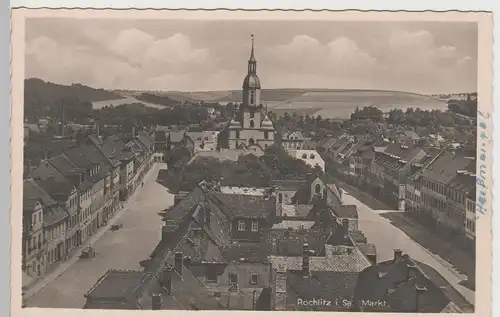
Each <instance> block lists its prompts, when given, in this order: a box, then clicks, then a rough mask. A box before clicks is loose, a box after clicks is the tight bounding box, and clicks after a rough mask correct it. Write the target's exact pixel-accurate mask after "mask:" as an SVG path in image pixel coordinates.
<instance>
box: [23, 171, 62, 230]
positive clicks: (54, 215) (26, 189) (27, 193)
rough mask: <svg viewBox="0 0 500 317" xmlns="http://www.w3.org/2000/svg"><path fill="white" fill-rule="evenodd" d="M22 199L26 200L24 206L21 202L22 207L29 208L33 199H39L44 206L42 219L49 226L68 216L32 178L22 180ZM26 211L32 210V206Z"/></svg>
mask: <svg viewBox="0 0 500 317" xmlns="http://www.w3.org/2000/svg"><path fill="white" fill-rule="evenodd" d="M23 201H26V206H24V202H23V207H24V208H26V207H30V208H31V207H33V202H34V201H39V202H40V203H41V204H42V206H43V207H45V208H44V209H43V221H44V223H45V224H47V225H49V226H50V225H52V224H54V223H57V222H59V221H62V220H64V219H65V218H66V217H67V216H68V213H67V212H66V210H64V208H63V207H62V206H61V205H59V204H58V203H57V202H56V201H55V200H54V199H52V197H50V195H49V194H48V193H47V192H46V191H44V190H43V188H41V187H40V186H39V185H38V184H37V183H36V182H35V181H34V180H32V179H27V180H24V182H23ZM27 211H32V208H31V210H27Z"/></svg>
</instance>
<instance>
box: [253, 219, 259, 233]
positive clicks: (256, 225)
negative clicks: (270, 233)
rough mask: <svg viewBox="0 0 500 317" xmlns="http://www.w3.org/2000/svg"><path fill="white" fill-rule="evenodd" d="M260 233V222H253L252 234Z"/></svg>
mask: <svg viewBox="0 0 500 317" xmlns="http://www.w3.org/2000/svg"><path fill="white" fill-rule="evenodd" d="M257 231H259V222H258V221H257V220H254V221H252V232H257Z"/></svg>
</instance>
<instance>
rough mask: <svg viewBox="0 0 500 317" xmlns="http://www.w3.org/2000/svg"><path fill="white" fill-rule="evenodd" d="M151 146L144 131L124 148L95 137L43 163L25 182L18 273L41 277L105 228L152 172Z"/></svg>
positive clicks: (123, 144)
mask: <svg viewBox="0 0 500 317" xmlns="http://www.w3.org/2000/svg"><path fill="white" fill-rule="evenodd" d="M129 143H132V144H129ZM134 145H135V146H134ZM153 145H154V144H153V140H152V138H151V137H150V135H149V134H148V133H146V132H141V133H140V134H138V135H136V136H134V137H133V138H131V140H130V141H128V142H127V143H126V144H125V143H124V142H123V141H121V140H119V139H118V138H116V137H110V138H109V139H106V140H103V139H102V138H101V137H99V136H96V135H94V136H89V137H88V139H87V140H85V141H84V142H81V143H79V144H74V145H68V146H67V147H66V148H64V149H63V150H62V152H61V153H60V154H58V155H56V156H54V157H51V158H48V159H46V160H43V161H42V162H41V164H40V165H39V166H38V167H36V168H35V169H34V170H33V171H32V172H31V173H30V174H29V176H28V178H27V179H26V180H25V181H24V195H23V210H24V213H23V271H24V272H25V273H26V274H28V275H29V276H31V277H35V278H36V277H40V276H43V275H44V274H45V273H46V272H47V271H48V270H50V269H51V265H53V264H55V263H57V262H59V261H61V260H63V259H65V258H66V257H67V256H68V255H69V254H70V252H71V251H72V250H74V249H75V248H77V247H79V246H81V245H83V244H85V242H86V240H87V239H88V238H89V237H90V236H92V235H93V234H94V233H96V232H97V231H98V230H99V229H100V228H101V227H103V226H105V225H106V224H107V222H108V220H109V219H110V218H111V217H113V216H114V214H115V213H116V212H117V211H118V209H119V208H118V207H119V206H120V201H124V200H126V199H127V198H128V197H130V195H131V194H132V193H133V191H134V190H135V188H137V187H138V186H140V184H141V182H142V178H143V177H144V175H145V173H146V172H147V171H148V170H149V169H150V168H151V166H152V163H153ZM139 148H140V149H139ZM53 226H56V227H55V228H56V229H52V227H53ZM54 239H55V240H54ZM52 240H54V241H57V243H55V242H53V243H52V244H51V241H52ZM54 245H55V247H54ZM54 250H55V251H54ZM35 253H36V256H34V255H33V254H35Z"/></svg>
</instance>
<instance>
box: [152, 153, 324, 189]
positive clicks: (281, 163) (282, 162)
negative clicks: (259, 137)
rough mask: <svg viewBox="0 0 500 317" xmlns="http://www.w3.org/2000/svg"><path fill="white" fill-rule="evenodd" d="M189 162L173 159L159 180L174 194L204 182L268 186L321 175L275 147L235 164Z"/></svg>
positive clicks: (203, 160)
mask: <svg viewBox="0 0 500 317" xmlns="http://www.w3.org/2000/svg"><path fill="white" fill-rule="evenodd" d="M187 160H189V158H188V157H186V153H184V155H173V156H171V159H170V163H169V166H172V168H171V169H169V172H168V173H167V174H165V175H164V179H161V180H159V181H160V182H162V183H163V184H164V185H166V186H167V187H169V189H170V190H172V191H174V192H176V191H179V190H181V191H190V190H192V189H193V188H194V187H196V186H197V185H198V184H199V183H200V182H201V181H202V180H218V181H220V182H221V184H222V185H223V186H246V187H267V186H271V183H272V181H273V180H276V179H288V180H294V179H305V177H306V176H307V175H308V174H309V173H319V172H321V170H320V169H318V168H313V167H311V166H308V165H307V164H305V163H304V162H303V161H301V160H299V159H296V158H293V157H291V156H290V155H288V154H287V153H285V152H284V150H282V149H280V148H278V147H274V146H271V147H269V148H267V149H266V150H265V153H264V155H263V156H261V157H257V156H255V155H253V154H248V155H242V156H240V157H239V158H238V160H237V161H235V162H234V161H229V160H226V161H220V160H218V159H217V158H214V157H199V158H196V159H195V160H194V161H193V162H191V163H190V164H186V161H187Z"/></svg>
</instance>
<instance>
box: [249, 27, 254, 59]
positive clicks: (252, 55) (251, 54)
mask: <svg viewBox="0 0 500 317" xmlns="http://www.w3.org/2000/svg"><path fill="white" fill-rule="evenodd" d="M250 37H251V38H252V52H251V53H250V60H251V61H255V55H254V50H253V46H254V35H253V33H252V34H251V35H250Z"/></svg>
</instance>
